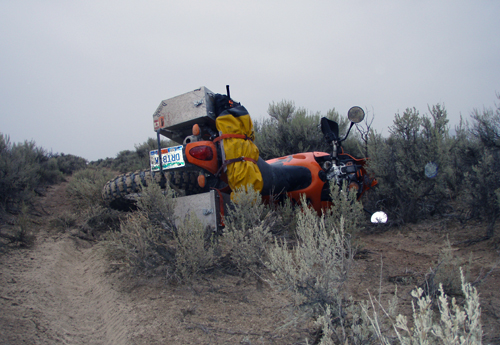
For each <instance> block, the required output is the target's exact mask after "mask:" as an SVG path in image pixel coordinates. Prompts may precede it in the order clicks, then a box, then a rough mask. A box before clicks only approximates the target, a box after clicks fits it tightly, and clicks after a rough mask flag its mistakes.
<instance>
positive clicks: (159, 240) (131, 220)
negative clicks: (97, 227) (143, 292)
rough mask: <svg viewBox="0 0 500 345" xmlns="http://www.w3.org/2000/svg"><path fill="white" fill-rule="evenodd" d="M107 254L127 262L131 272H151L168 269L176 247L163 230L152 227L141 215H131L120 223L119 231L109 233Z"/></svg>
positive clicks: (145, 217) (141, 213) (142, 214)
mask: <svg viewBox="0 0 500 345" xmlns="http://www.w3.org/2000/svg"><path fill="white" fill-rule="evenodd" d="M107 239H108V254H109V255H110V256H111V257H112V258H114V259H118V260H122V261H124V262H125V263H127V264H128V265H129V266H130V267H131V268H132V269H133V270H134V271H137V270H138V269H141V270H143V272H144V273H147V274H148V273H151V271H152V270H154V269H156V268H158V267H160V266H171V264H172V263H173V261H174V258H175V247H174V246H173V245H172V243H171V240H170V237H169V236H168V235H167V234H166V232H165V231H164V230H163V229H160V228H157V227H155V226H153V225H152V224H151V222H150V221H149V219H148V218H147V216H146V215H145V214H144V213H143V212H134V213H132V214H129V215H128V216H127V218H126V219H125V220H124V221H122V222H121V224H120V231H113V232H110V233H109V234H108V238H107Z"/></svg>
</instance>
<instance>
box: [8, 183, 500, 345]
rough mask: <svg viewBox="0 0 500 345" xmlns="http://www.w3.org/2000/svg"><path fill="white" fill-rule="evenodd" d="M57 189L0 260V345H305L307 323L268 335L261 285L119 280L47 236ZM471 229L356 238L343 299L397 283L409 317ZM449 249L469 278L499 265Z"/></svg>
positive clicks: (489, 291)
mask: <svg viewBox="0 0 500 345" xmlns="http://www.w3.org/2000/svg"><path fill="white" fill-rule="evenodd" d="M65 186H66V184H64V183H63V184H60V185H57V186H54V187H52V188H50V189H49V190H48V192H47V195H46V196H45V197H44V198H41V199H42V200H41V202H42V204H41V209H42V210H43V211H44V212H42V213H44V215H43V216H41V217H39V219H38V221H37V223H38V224H36V225H35V226H36V227H37V229H36V230H37V233H38V238H37V242H36V244H35V246H34V247H32V248H30V249H15V250H7V251H5V252H4V253H3V254H0V264H1V272H0V308H1V311H0V343H1V344H305V339H306V338H309V343H311V339H312V337H313V336H312V335H311V334H310V331H311V327H310V326H311V325H310V324H308V325H299V327H297V328H294V329H287V330H284V331H283V330H278V327H279V326H280V325H282V324H283V322H284V320H285V319H286V317H287V315H288V314H287V308H286V304H287V303H288V300H287V299H286V296H284V295H281V294H278V293H276V292H274V291H272V290H271V289H270V288H269V287H268V286H266V285H259V284H256V282H255V281H254V280H252V279H250V278H241V277H237V276H229V275H222V274H213V275H208V276H204V277H203V278H202V279H199V280H198V281H196V282H194V283H193V284H191V285H189V286H185V285H184V286H183V285H178V286H173V285H171V284H167V283H166V282H165V281H164V280H163V279H162V278H156V279H141V278H139V277H127V276H126V275H124V274H123V273H122V270H121V269H120V265H115V264H113V263H110V262H109V261H107V260H106V259H105V258H104V256H103V247H102V246H101V245H100V244H99V243H96V242H92V241H86V240H83V239H80V238H78V237H77V236H73V235H71V232H60V231H55V230H53V229H51V227H50V220H51V219H53V218H54V217H57V216H58V215H59V214H61V213H62V212H66V211H68V210H70V205H69V204H68V201H67V199H66V194H65ZM479 231H483V230H482V228H481V226H480V225H478V226H477V227H474V226H472V225H470V224H469V225H467V227H463V226H462V225H460V224H456V223H453V222H446V221H429V222H425V223H423V224H419V225H418V228H415V226H413V227H403V228H398V229H390V230H389V231H383V232H382V231H379V232H378V233H377V232H374V233H371V234H363V235H362V236H361V243H362V249H363V250H362V251H361V252H360V253H359V255H358V256H357V259H356V265H355V268H354V272H353V277H352V279H351V280H350V285H349V294H350V295H352V296H353V297H354V299H356V300H361V299H367V298H368V297H369V295H368V293H369V292H370V294H372V296H376V297H377V298H378V297H381V299H382V300H387V299H388V298H390V297H391V296H392V295H393V293H394V288H395V285H397V287H398V295H399V296H400V299H401V303H400V304H401V306H400V310H401V311H402V312H403V313H406V314H409V311H410V309H409V306H410V303H411V302H410V301H411V297H410V295H409V292H410V290H411V289H413V288H414V287H415V285H418V284H421V283H422V282H423V281H424V277H425V275H426V273H428V271H429V268H430V267H435V265H436V263H437V261H438V260H439V257H438V254H439V252H440V250H441V249H442V248H443V247H444V244H445V239H446V236H447V235H448V236H449V238H450V241H451V242H452V243H455V242H459V241H461V240H463V239H466V238H470V236H471V234H474V233H476V232H479ZM499 232H500V229H498V230H497V233H499ZM453 250H454V253H455V255H457V257H460V258H463V259H464V260H466V259H467V260H468V259H469V257H472V260H471V262H472V267H471V278H472V279H473V280H474V279H475V278H476V277H478V276H481V275H482V276H484V275H485V274H486V273H487V272H489V271H490V269H491V268H492V267H494V265H495V263H497V262H498V259H499V250H498V241H489V242H483V243H480V244H476V245H473V246H459V245H458V246H454V247H453ZM471 255H472V256H471ZM499 273H500V272H499V270H498V269H494V270H493V271H491V273H490V274H489V275H488V276H487V278H486V279H483V280H481V282H480V283H479V284H477V288H478V290H479V292H480V294H481V305H482V312H483V325H484V326H483V331H484V333H485V343H486V344H499V343H500V293H499V291H500V274H499Z"/></svg>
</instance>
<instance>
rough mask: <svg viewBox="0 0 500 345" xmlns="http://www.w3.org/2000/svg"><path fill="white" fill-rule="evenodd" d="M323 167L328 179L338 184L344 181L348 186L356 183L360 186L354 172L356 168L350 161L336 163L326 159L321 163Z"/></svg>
mask: <svg viewBox="0 0 500 345" xmlns="http://www.w3.org/2000/svg"><path fill="white" fill-rule="evenodd" d="M323 169H325V171H326V178H327V180H328V181H335V183H337V185H339V186H342V184H343V183H344V181H345V182H346V183H347V185H348V186H349V187H351V186H353V183H356V185H357V187H358V188H359V187H360V185H359V184H360V182H359V181H358V178H357V174H356V172H357V170H358V169H357V166H356V165H355V164H353V162H352V161H347V162H339V163H338V164H336V163H335V162H330V161H328V162H325V163H324V164H323Z"/></svg>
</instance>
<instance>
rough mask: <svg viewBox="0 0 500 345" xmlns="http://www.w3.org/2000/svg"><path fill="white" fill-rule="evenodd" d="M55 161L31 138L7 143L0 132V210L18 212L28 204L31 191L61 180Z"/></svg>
mask: <svg viewBox="0 0 500 345" xmlns="http://www.w3.org/2000/svg"><path fill="white" fill-rule="evenodd" d="M61 179H62V174H61V172H60V171H59V169H58V167H57V162H56V161H55V160H54V159H51V158H50V155H49V154H48V153H47V152H46V151H45V150H44V149H42V148H40V147H37V146H36V145H35V143H34V142H33V141H25V142H24V143H19V144H11V143H10V138H9V136H6V135H4V134H2V133H0V209H4V210H8V211H12V212H19V211H20V208H21V206H20V205H21V204H22V203H29V202H30V201H31V199H32V197H33V194H34V193H33V192H34V191H35V190H37V188H40V187H44V186H46V185H50V184H53V183H57V182H59V181H61Z"/></svg>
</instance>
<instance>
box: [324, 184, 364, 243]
mask: <svg viewBox="0 0 500 345" xmlns="http://www.w3.org/2000/svg"><path fill="white" fill-rule="evenodd" d="M330 196H331V198H332V200H333V204H332V206H330V207H329V208H328V209H327V210H325V223H326V227H327V228H329V229H338V228H340V223H341V222H343V224H344V229H345V231H346V233H348V234H349V236H350V237H351V241H353V240H354V239H355V238H356V236H357V235H358V233H359V231H360V230H361V227H362V224H363V223H364V222H365V217H364V214H363V205H362V204H361V202H360V201H359V200H358V199H357V191H356V190H354V189H352V190H350V191H349V190H348V188H347V183H345V182H344V184H343V185H342V186H339V185H337V184H336V183H331V184H330Z"/></svg>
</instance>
